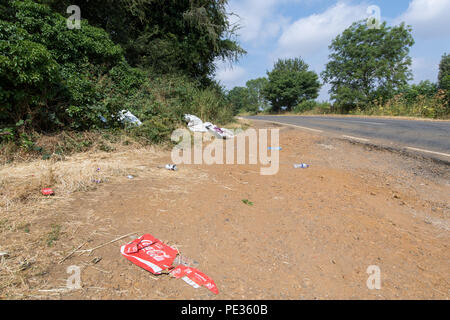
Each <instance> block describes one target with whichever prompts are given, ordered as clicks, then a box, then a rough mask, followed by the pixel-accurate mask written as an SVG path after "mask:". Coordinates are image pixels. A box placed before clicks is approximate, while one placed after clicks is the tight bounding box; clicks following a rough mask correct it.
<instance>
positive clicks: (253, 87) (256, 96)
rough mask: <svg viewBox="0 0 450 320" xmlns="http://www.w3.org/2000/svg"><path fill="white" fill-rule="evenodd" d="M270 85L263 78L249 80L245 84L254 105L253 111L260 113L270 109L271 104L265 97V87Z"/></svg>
mask: <svg viewBox="0 0 450 320" xmlns="http://www.w3.org/2000/svg"><path fill="white" fill-rule="evenodd" d="M268 83H269V80H267V78H264V77H262V78H257V79H253V80H249V81H247V83H246V84H245V85H246V86H247V88H248V92H249V95H250V104H251V105H252V111H255V112H258V111H259V110H261V109H262V110H266V109H267V108H268V107H269V102H268V101H267V100H266V98H265V97H264V95H263V89H264V87H265V86H267V84H268ZM249 111H250V110H249Z"/></svg>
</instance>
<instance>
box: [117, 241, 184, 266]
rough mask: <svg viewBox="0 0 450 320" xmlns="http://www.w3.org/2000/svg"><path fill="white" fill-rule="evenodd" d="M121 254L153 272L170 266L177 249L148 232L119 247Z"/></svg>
mask: <svg viewBox="0 0 450 320" xmlns="http://www.w3.org/2000/svg"><path fill="white" fill-rule="evenodd" d="M120 252H121V253H122V255H123V256H124V257H125V258H127V259H128V260H129V261H131V262H133V263H134V264H136V265H138V266H139V267H141V268H143V269H145V270H147V271H150V272H151V273H153V274H161V273H162V271H164V270H166V269H169V268H171V267H172V263H173V261H174V260H175V257H176V256H177V254H178V251H177V250H175V249H174V248H172V247H169V246H168V245H166V244H164V243H162V242H161V241H160V240H158V239H156V238H155V237H153V236H152V235H150V234H144V235H143V236H142V237H140V238H137V239H135V240H133V241H132V242H130V243H129V244H126V245H123V246H122V247H121V248H120Z"/></svg>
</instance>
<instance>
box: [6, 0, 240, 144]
mask: <svg viewBox="0 0 450 320" xmlns="http://www.w3.org/2000/svg"><path fill="white" fill-rule="evenodd" d="M226 3H227V1H226V0H177V1H166V0H2V1H0V142H2V141H17V142H18V143H19V144H21V143H22V142H23V141H25V142H26V143H25V144H24V145H29V144H28V142H29V140H31V139H32V133H33V132H46V133H48V132H59V131H61V130H66V129H69V130H91V129H104V128H105V127H108V128H114V127H117V128H122V127H123V126H124V125H123V124H122V123H121V122H120V121H118V119H117V118H118V117H117V114H118V112H119V111H120V110H123V109H126V110H130V111H131V112H132V113H134V114H135V115H136V116H138V117H139V118H140V119H141V120H142V122H143V123H144V124H143V126H142V128H140V131H139V132H138V133H137V134H140V135H142V136H146V137H148V139H149V140H152V141H159V140H161V139H162V138H163V137H167V136H168V135H170V132H171V130H172V129H173V128H175V127H176V126H177V123H180V122H181V121H182V118H183V114H184V113H198V114H200V115H201V116H203V118H204V119H205V120H209V121H213V120H214V121H218V122H227V121H230V120H231V119H232V115H233V114H232V111H231V108H230V104H229V103H228V102H227V101H226V100H225V95H224V92H223V89H222V87H221V86H220V85H219V84H218V83H217V82H216V81H214V72H215V64H214V62H215V61H216V60H217V59H223V60H226V61H230V62H232V61H236V59H238V58H239V57H240V56H241V55H242V54H245V50H244V49H242V48H241V47H240V46H239V44H238V42H237V41H236V40H234V39H235V26H232V25H231V24H230V22H229V14H228V13H227V11H226V7H225V6H226ZM70 5H76V6H78V7H79V8H80V9H81V28H80V29H69V28H68V26H67V18H68V17H69V16H70V14H68V13H67V8H68V7H69V6H70Z"/></svg>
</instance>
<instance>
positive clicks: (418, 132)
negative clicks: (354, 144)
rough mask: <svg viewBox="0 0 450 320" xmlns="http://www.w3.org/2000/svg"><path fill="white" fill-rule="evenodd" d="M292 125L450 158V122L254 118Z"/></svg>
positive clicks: (321, 117)
mask: <svg viewBox="0 0 450 320" xmlns="http://www.w3.org/2000/svg"><path fill="white" fill-rule="evenodd" d="M244 118H246V119H253V120H265V121H270V122H278V123H284V124H291V125H295V126H299V127H302V128H303V129H306V130H308V129H310V130H312V131H316V132H321V131H323V132H330V133H333V134H336V135H339V136H344V137H347V138H350V139H351V138H353V139H360V140H361V141H366V142H376V141H383V142H388V143H390V144H395V145H397V146H400V147H404V148H408V149H411V150H414V149H418V150H415V151H419V152H425V151H428V152H427V153H430V154H433V153H434V154H435V155H439V156H441V157H442V156H443V157H446V158H447V160H448V159H450V121H420V120H400V119H385V118H359V117H348V118H347V117H330V116H252V117H244Z"/></svg>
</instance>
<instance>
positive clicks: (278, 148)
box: [267, 147, 282, 151]
mask: <svg viewBox="0 0 450 320" xmlns="http://www.w3.org/2000/svg"><path fill="white" fill-rule="evenodd" d="M267 149H268V150H278V151H281V150H282V148H281V147H276V148H274V147H268V148H267Z"/></svg>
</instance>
